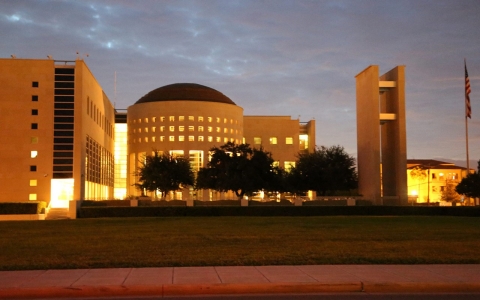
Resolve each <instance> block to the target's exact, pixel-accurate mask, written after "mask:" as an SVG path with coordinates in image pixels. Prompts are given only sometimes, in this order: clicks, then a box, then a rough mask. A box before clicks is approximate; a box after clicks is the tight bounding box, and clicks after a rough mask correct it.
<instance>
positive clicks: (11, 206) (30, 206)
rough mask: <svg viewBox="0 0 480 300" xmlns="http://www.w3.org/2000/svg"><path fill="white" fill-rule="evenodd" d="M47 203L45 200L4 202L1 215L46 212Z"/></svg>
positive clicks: (1, 206) (1, 204)
mask: <svg viewBox="0 0 480 300" xmlns="http://www.w3.org/2000/svg"><path fill="white" fill-rule="evenodd" d="M46 207H47V203H46V202H44V201H30V202H2V203H0V215H35V214H44V213H45V208H46Z"/></svg>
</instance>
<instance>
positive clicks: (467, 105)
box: [465, 61, 472, 119]
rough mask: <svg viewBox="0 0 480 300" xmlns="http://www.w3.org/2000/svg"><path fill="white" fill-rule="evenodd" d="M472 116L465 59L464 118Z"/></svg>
mask: <svg viewBox="0 0 480 300" xmlns="http://www.w3.org/2000/svg"><path fill="white" fill-rule="evenodd" d="M466 117H468V118H470V119H471V118H472V107H471V106H470V79H469V78H468V72H467V61H465V118H466Z"/></svg>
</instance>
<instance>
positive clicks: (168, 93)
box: [135, 83, 235, 105]
mask: <svg viewBox="0 0 480 300" xmlns="http://www.w3.org/2000/svg"><path fill="white" fill-rule="evenodd" d="M172 100H190V101H207V102H219V103H226V104H233V105H235V103H234V102H233V101H232V100H231V99H230V98H228V97H227V96H225V95H224V94H222V93H220V92H219V91H217V90H214V89H212V88H209V87H208V86H204V85H200V84H196V83H175V84H170V85H165V86H162V87H159V88H158V89H155V90H153V91H151V92H149V93H148V94H146V95H145V96H143V97H142V98H140V100H138V101H137V102H135V104H139V103H146V102H158V101H172Z"/></svg>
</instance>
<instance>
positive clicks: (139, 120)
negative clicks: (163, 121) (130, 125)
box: [97, 110, 142, 124]
mask: <svg viewBox="0 0 480 300" xmlns="http://www.w3.org/2000/svg"><path fill="white" fill-rule="evenodd" d="M97 113H98V110H97ZM141 123H142V119H138V124H141Z"/></svg>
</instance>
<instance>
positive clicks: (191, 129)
mask: <svg viewBox="0 0 480 300" xmlns="http://www.w3.org/2000/svg"><path fill="white" fill-rule="evenodd" d="M175 128H176V126H168V131H170V132H175ZM166 129H167V126H159V127H158V130H159V132H165V131H166ZM187 129H188V131H189V132H194V131H195V126H178V128H177V130H178V131H179V132H184V131H186V130H187ZM204 130H205V128H204V127H203V126H198V127H197V131H198V132H204ZM156 131H157V127H151V128H149V127H145V128H138V129H135V128H134V129H133V133H137V132H138V133H142V132H144V133H148V132H156ZM207 132H214V128H213V127H212V126H207ZM215 132H222V128H221V127H215ZM228 132H230V133H231V134H233V133H235V134H238V129H235V130H234V129H233V128H230V129H228V128H226V127H225V128H223V133H228Z"/></svg>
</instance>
